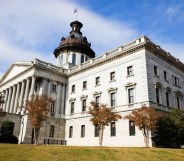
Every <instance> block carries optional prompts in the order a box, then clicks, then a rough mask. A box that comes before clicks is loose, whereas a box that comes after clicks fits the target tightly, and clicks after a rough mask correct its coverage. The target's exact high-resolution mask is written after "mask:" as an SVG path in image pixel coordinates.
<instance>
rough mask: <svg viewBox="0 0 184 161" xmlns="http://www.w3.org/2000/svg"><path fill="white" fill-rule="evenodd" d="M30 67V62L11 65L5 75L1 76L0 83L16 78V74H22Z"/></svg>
mask: <svg viewBox="0 0 184 161" xmlns="http://www.w3.org/2000/svg"><path fill="white" fill-rule="evenodd" d="M31 66H32V63H31V62H24V63H22V62H20V63H15V64H12V65H11V66H10V67H9V69H8V70H7V71H6V72H5V74H4V75H3V76H2V78H1V80H0V83H1V84H2V83H4V82H6V81H8V80H10V79H12V78H13V77H16V76H17V75H18V74H20V73H22V72H24V71H25V70H26V69H28V68H29V67H31Z"/></svg>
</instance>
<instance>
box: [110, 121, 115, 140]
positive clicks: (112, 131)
mask: <svg viewBox="0 0 184 161" xmlns="http://www.w3.org/2000/svg"><path fill="white" fill-rule="evenodd" d="M110 130H111V137H113V136H116V122H111V127H110Z"/></svg>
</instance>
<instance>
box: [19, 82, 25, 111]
mask: <svg viewBox="0 0 184 161" xmlns="http://www.w3.org/2000/svg"><path fill="white" fill-rule="evenodd" d="M24 88H25V81H24V80H23V81H22V85H21V91H20V102H19V108H20V109H22V106H23V97H24Z"/></svg>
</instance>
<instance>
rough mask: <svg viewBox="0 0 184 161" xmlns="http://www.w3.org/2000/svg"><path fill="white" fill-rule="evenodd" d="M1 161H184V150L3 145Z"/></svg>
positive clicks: (1, 145)
mask: <svg viewBox="0 0 184 161" xmlns="http://www.w3.org/2000/svg"><path fill="white" fill-rule="evenodd" d="M0 161H184V149H158V148H111V147H102V148H100V147H71V146H55V145H54V146H53V145H38V146H34V145H25V144H23V145H15V144H14V145H12V144H0Z"/></svg>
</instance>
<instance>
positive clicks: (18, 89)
mask: <svg viewBox="0 0 184 161" xmlns="http://www.w3.org/2000/svg"><path fill="white" fill-rule="evenodd" d="M19 94H20V83H18V84H17V91H16V95H15V103H14V109H13V113H16V112H17V108H18V100H19Z"/></svg>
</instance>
